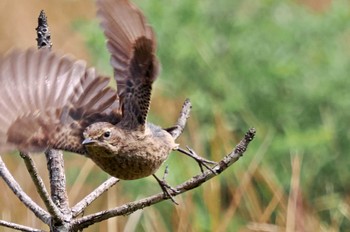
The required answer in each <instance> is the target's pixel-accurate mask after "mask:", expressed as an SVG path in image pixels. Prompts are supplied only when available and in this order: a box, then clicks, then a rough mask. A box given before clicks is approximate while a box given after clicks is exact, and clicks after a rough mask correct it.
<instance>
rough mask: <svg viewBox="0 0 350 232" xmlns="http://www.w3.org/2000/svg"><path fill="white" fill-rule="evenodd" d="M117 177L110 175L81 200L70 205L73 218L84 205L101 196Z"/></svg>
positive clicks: (80, 211)
mask: <svg viewBox="0 0 350 232" xmlns="http://www.w3.org/2000/svg"><path fill="white" fill-rule="evenodd" d="M117 182H119V179H117V178H115V177H111V178H109V179H108V180H106V181H105V182H103V183H102V184H101V185H100V186H98V187H97V188H96V189H95V190H94V191H92V192H91V193H90V194H89V195H87V196H86V197H84V199H82V200H81V201H79V202H78V203H77V204H76V205H75V206H73V207H72V214H73V218H75V217H76V216H78V215H79V214H80V213H82V212H83V211H84V210H85V209H86V207H88V206H89V205H90V204H91V203H92V202H93V201H94V200H96V199H97V198H98V197H99V196H101V195H102V194H103V193H104V192H106V191H107V190H108V189H109V188H111V187H112V186H114V185H115V184H116V183H117Z"/></svg>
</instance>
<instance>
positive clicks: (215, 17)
mask: <svg viewBox="0 0 350 232" xmlns="http://www.w3.org/2000/svg"><path fill="white" fill-rule="evenodd" d="M137 3H138V5H140V6H141V7H142V8H143V9H144V11H145V14H146V15H147V18H148V20H149V22H150V23H151V24H152V25H153V26H154V28H155V31H156V33H157V37H158V44H159V49H158V54H159V57H160V60H161V62H162V72H161V78H160V79H159V81H158V83H157V85H159V86H160V88H161V89H162V92H163V94H164V96H166V97H168V98H174V99H178V98H179V96H183V97H181V99H180V100H183V99H184V98H185V97H189V98H190V99H191V100H192V103H193V105H194V112H193V115H194V117H195V118H196V120H198V124H199V125H200V128H199V129H198V131H197V132H196V134H197V136H200V137H201V139H202V140H203V141H210V140H211V139H213V137H214V134H215V131H216V128H215V127H214V121H215V117H220V118H221V119H223V120H224V121H225V124H226V127H227V128H226V129H227V130H228V131H231V132H234V133H238V134H239V135H237V136H238V137H240V135H242V132H243V131H246V130H247V128H248V127H250V126H254V127H256V128H258V138H257V140H256V141H254V145H253V147H251V149H255V151H256V150H257V149H258V148H259V147H260V145H261V144H262V143H263V141H264V139H265V137H266V136H267V135H268V134H269V133H272V134H273V139H272V142H271V145H270V146H269V147H268V148H267V152H266V155H265V156H264V158H263V163H264V164H265V165H268V166H270V167H271V169H272V170H273V171H274V172H275V173H276V175H277V176H278V178H280V181H282V185H283V186H284V188H285V189H288V188H289V184H290V178H291V167H290V166H291V165H290V160H291V158H290V157H291V154H296V155H303V166H302V171H301V184H302V192H303V194H304V195H306V196H307V197H308V198H309V200H310V202H311V204H312V202H313V199H315V198H317V197H320V196H323V195H325V194H328V193H330V192H337V193H340V194H341V195H343V194H346V192H348V191H349V185H348V180H349V179H350V171H349V163H350V158H349V155H348V154H349V153H350V145H349V144H350V143H349V141H350V134H349V129H348V128H349V120H350V109H349V106H350V92H349V86H350V78H349V77H348V75H349V73H350V65H349V64H350V26H349V22H350V4H349V2H348V1H344V0H343V1H342V0H340V1H333V3H332V5H331V6H330V8H329V9H327V10H326V11H325V12H322V13H320V12H314V11H312V10H311V9H309V8H307V7H305V6H303V5H299V4H296V1H278V0H269V1H253V0H248V1H246V0H244V1H243V0H237V1H232V0H220V1H211V0H201V1H189V0H175V1H167V2H166V3H165V2H164V1H137ZM87 28H89V29H88V30H87ZM91 28H93V29H91ZM99 30H100V29H98V27H97V23H93V25H92V27H85V28H83V31H84V33H85V34H86V35H87V38H88V40H87V43H88V45H89V47H90V48H93V50H92V52H93V53H94V54H100V53H101V52H100V51H103V54H102V56H103V59H101V58H100V57H98V58H97V59H98V60H99V61H101V60H103V61H104V63H105V64H108V59H109V58H108V54H107V53H106V50H105V48H104V43H103V41H104V38H103V35H102V33H100V32H98V33H97V34H96V31H99ZM96 35H98V38H97V37H96ZM97 51H98V53H96V52H97ZM105 67H106V66H105ZM207 150H208V151H209V150H210V148H209V147H208V148H207ZM252 154H253V153H252V152H250V155H251V157H249V156H246V157H244V159H245V161H243V162H249V161H250V160H251V159H252V158H253V155H252ZM197 220H204V221H205V220H206V218H205V217H204V218H199V219H197ZM344 223H347V222H344Z"/></svg>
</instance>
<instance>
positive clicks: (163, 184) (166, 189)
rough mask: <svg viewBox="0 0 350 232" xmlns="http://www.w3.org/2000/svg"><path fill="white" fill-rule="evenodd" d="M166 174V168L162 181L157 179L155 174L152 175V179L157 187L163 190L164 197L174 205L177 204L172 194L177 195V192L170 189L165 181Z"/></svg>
mask: <svg viewBox="0 0 350 232" xmlns="http://www.w3.org/2000/svg"><path fill="white" fill-rule="evenodd" d="M167 174H168V167H166V168H165V172H164V176H163V178H162V179H159V178H158V177H157V176H156V175H155V174H153V176H154V178H155V179H156V180H157V182H158V184H159V186H160V187H161V189H162V190H163V193H164V195H165V196H167V197H169V199H170V200H171V201H172V202H173V203H174V204H176V205H178V203H177V202H176V201H175V199H174V197H173V195H172V194H174V193H179V191H178V190H177V189H175V188H173V187H171V186H170V185H169V184H168V183H167V182H166V180H165V178H166V176H167Z"/></svg>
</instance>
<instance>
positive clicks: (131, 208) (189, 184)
mask: <svg viewBox="0 0 350 232" xmlns="http://www.w3.org/2000/svg"><path fill="white" fill-rule="evenodd" d="M255 133H256V130H255V129H254V128H251V129H250V130H249V131H248V132H247V133H246V134H245V136H244V138H243V139H242V140H241V141H240V142H239V144H238V145H237V146H236V147H235V149H234V150H233V151H232V152H231V153H230V154H228V155H226V156H225V157H224V158H223V159H222V160H221V161H220V162H218V165H217V166H215V167H213V170H214V171H215V172H216V173H217V174H219V173H222V172H223V171H224V170H226V169H227V168H228V167H229V166H231V165H232V164H233V163H235V162H236V161H237V160H238V159H239V158H240V157H241V156H242V155H243V153H244V152H245V151H246V149H247V147H248V145H249V143H250V142H251V141H252V140H253V139H254V136H255ZM215 176H216V174H214V173H213V172H212V171H211V170H207V171H205V172H204V173H202V174H200V175H197V176H194V177H192V178H191V179H189V180H188V181H186V182H184V183H182V184H180V185H178V186H176V188H175V190H176V192H173V193H172V195H173V196H176V195H179V194H181V193H184V192H187V191H189V190H191V189H193V188H196V187H198V186H200V185H201V184H203V183H204V182H206V181H208V180H210V179H212V178H213V177H215ZM168 198H169V196H167V195H165V194H164V193H158V194H155V195H153V196H150V197H147V198H144V199H141V200H138V201H134V202H130V203H127V204H124V205H122V206H119V207H116V208H114V209H111V210H107V211H102V212H98V213H95V214H91V215H87V216H85V217H82V218H80V219H75V220H73V221H72V230H73V231H76V230H80V229H83V228H86V227H88V226H90V225H92V224H94V223H97V222H100V221H103V220H106V219H108V218H111V217H115V216H120V215H128V214H131V213H133V212H135V211H136V210H139V209H143V208H145V207H147V206H150V205H154V204H156V203H158V202H161V201H163V200H166V199H168Z"/></svg>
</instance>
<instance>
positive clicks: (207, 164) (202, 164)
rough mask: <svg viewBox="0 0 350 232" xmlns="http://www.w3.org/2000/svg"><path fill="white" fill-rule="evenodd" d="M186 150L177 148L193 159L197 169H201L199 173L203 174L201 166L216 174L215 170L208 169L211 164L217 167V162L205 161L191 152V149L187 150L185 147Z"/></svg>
mask: <svg viewBox="0 0 350 232" xmlns="http://www.w3.org/2000/svg"><path fill="white" fill-rule="evenodd" d="M186 148H187V150H184V149H182V148H178V149H177V150H178V151H179V152H181V153H183V154H185V155H187V156H189V157H191V158H193V159H194V160H195V161H196V162H197V163H198V165H199V168H200V169H201V172H202V173H203V172H204V169H203V166H204V167H205V168H206V169H208V170H209V171H211V172H212V173H213V174H215V175H216V172H215V170H214V169H213V168H212V167H210V166H209V165H210V164H212V165H217V162H215V161H211V160H208V159H205V158H203V157H201V156H199V155H197V153H196V152H195V151H194V150H192V149H191V148H189V147H188V146H186Z"/></svg>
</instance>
